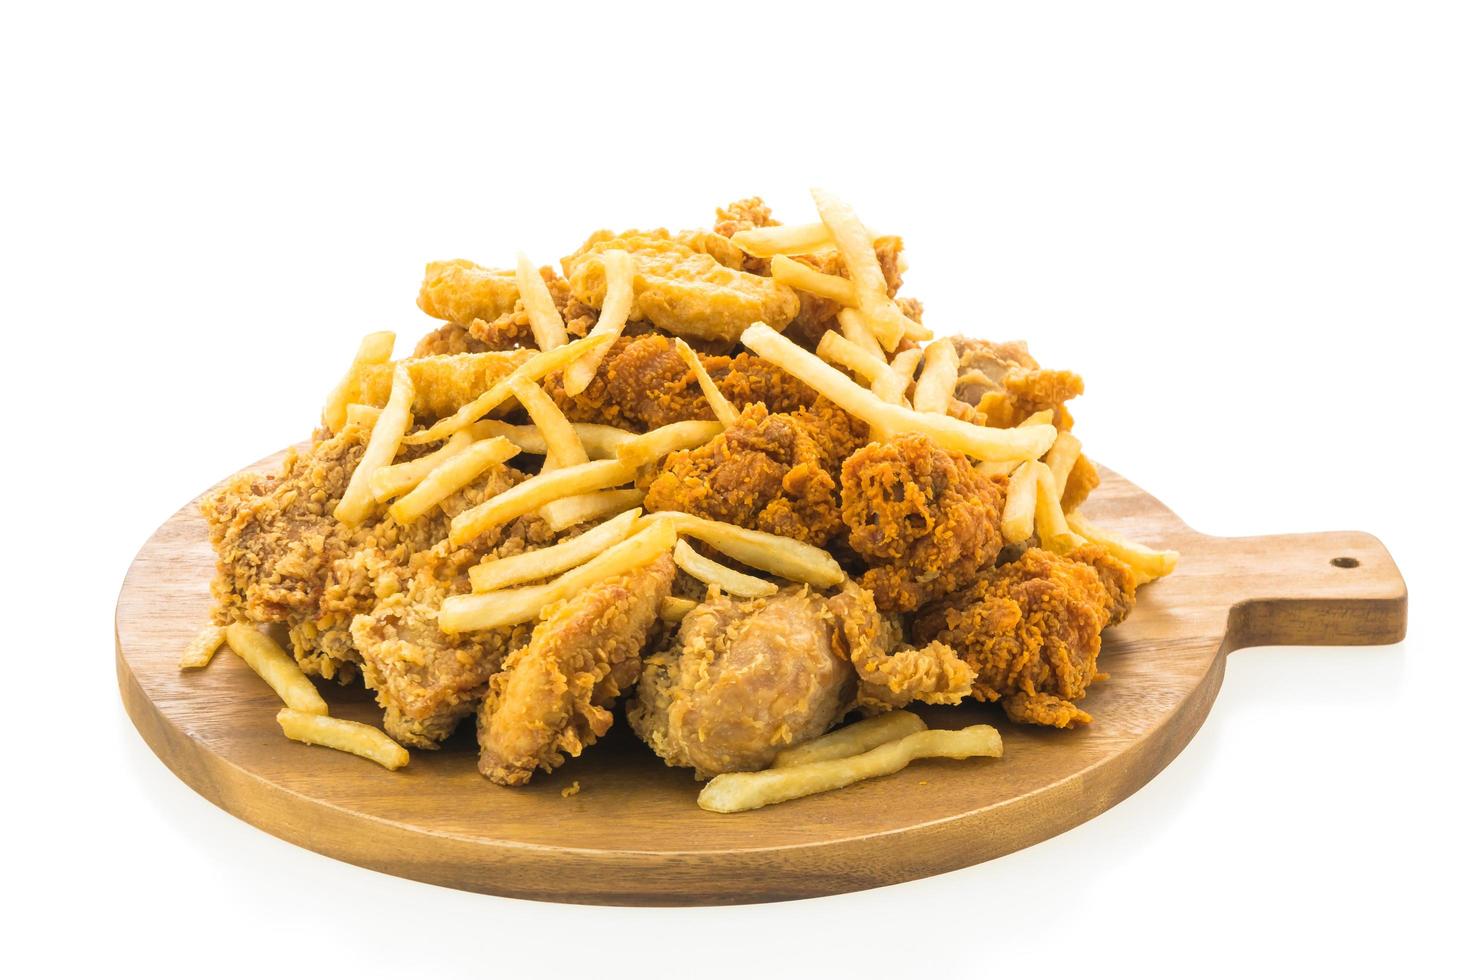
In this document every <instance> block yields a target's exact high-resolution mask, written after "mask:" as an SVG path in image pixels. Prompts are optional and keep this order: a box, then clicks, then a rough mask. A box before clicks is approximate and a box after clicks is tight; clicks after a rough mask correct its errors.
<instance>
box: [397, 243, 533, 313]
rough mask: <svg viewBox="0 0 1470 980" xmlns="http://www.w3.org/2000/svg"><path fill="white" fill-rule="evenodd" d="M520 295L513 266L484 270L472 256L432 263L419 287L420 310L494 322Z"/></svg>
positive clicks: (512, 306)
mask: <svg viewBox="0 0 1470 980" xmlns="http://www.w3.org/2000/svg"><path fill="white" fill-rule="evenodd" d="M520 298H521V291H520V288H519V287H518V286H517V285H516V274H515V270H514V269H485V268H482V267H480V266H478V265H476V264H475V263H473V262H471V261H470V260H469V259H450V260H448V261H445V262H430V263H429V264H428V265H427V266H425V268H424V282H423V285H422V286H420V287H419V309H421V310H423V311H424V312H425V313H427V314H429V316H431V317H434V318H435V319H436V320H447V321H449V322H450V323H461V324H466V325H468V324H470V323H473V322H474V321H476V320H483V321H485V322H486V323H492V322H494V321H495V320H497V319H499V318H500V317H501V316H503V315H504V314H506V313H510V312H511V311H512V310H514V309H515V306H516V303H517V302H518V301H519V300H520Z"/></svg>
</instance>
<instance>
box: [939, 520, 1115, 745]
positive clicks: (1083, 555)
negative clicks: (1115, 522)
mask: <svg viewBox="0 0 1470 980" xmlns="http://www.w3.org/2000/svg"><path fill="white" fill-rule="evenodd" d="M1134 588H1135V584H1134V578H1133V573H1132V571H1131V570H1129V569H1128V568H1127V566H1125V565H1123V564H1122V563H1120V562H1118V561H1116V560H1115V559H1113V558H1111V557H1110V556H1108V555H1107V554H1106V553H1105V552H1103V551H1102V550H1101V549H1100V548H1097V547H1095V546H1091V545H1089V546H1086V547H1083V548H1078V549H1077V550H1075V551H1074V552H1072V554H1071V555H1070V556H1067V557H1063V556H1061V555H1057V554H1054V553H1052V552H1050V551H1044V550H1042V549H1040V548H1032V549H1030V550H1028V551H1026V552H1025V553H1024V554H1022V555H1021V557H1020V558H1018V559H1017V560H1016V561H1013V562H1011V563H1009V564H1006V565H1001V566H999V567H996V568H993V569H990V570H989V571H987V572H985V573H984V574H982V575H981V576H980V579H979V580H978V581H976V582H975V583H974V584H972V585H970V586H969V587H967V588H965V589H961V590H960V591H958V592H955V593H953V594H951V595H947V596H945V597H943V598H942V599H939V600H938V601H936V602H934V603H932V604H931V605H929V606H927V607H925V608H924V609H923V610H922V611H920V613H919V615H918V616H917V617H915V619H914V623H913V634H914V637H915V639H916V640H917V641H918V642H921V643H923V642H934V641H938V642H941V643H945V644H948V645H950V646H951V647H953V648H954V649H955V650H956V651H957V652H958V653H959V655H960V656H961V657H963V658H964V660H965V662H966V663H967V664H968V665H969V666H970V667H971V668H973V669H974V671H975V685H974V694H975V697H977V698H979V699H981V700H982V701H1000V702H1001V705H1002V707H1004V708H1005V712H1006V715H1007V716H1008V717H1010V719H1011V720H1012V721H1016V722H1029V723H1031V724H1037V725H1049V726H1052V727H1055V728H1071V727H1073V726H1074V725H1078V724H1086V723H1087V722H1090V721H1091V720H1092V716H1091V715H1089V714H1088V713H1087V712H1085V711H1083V710H1082V709H1081V708H1079V707H1077V705H1076V703H1075V702H1077V701H1079V700H1081V699H1082V698H1083V696H1085V695H1086V693H1087V686H1088V685H1089V684H1091V683H1092V682H1093V681H1094V680H1097V679H1100V678H1103V677H1105V676H1106V675H1103V674H1099V673H1098V670H1097V655H1098V651H1099V650H1100V649H1101V647H1102V631H1103V629H1104V628H1105V627H1107V626H1109V625H1114V624H1117V623H1120V622H1122V621H1123V619H1124V618H1125V617H1126V616H1127V615H1128V612H1129V610H1131V609H1132V607H1133V597H1134Z"/></svg>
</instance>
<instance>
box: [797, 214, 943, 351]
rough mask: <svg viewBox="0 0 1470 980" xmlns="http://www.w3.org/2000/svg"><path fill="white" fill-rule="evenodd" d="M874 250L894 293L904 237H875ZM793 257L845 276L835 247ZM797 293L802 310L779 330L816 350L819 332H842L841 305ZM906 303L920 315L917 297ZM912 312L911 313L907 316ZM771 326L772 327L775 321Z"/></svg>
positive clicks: (899, 277) (844, 265) (898, 283)
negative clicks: (785, 326)
mask: <svg viewBox="0 0 1470 980" xmlns="http://www.w3.org/2000/svg"><path fill="white" fill-rule="evenodd" d="M873 250H874V251H875V252H877V253H878V264H879V266H881V267H882V269H883V278H884V279H885V280H886V281H887V283H888V295H889V296H893V295H894V294H895V293H897V292H898V290H899V287H901V286H902V285H903V275H902V273H900V272H899V271H898V264H899V256H900V255H901V254H902V253H903V239H902V238H899V237H898V236H896V235H885V236H883V237H881V238H875V239H874V240H873ZM792 258H794V259H795V260H796V261H797V262H803V263H805V264H807V265H809V266H811V267H812V268H813V269H816V270H817V271H818V272H823V273H826V274H827V275H829V276H842V277H844V278H845V277H846V276H847V263H845V262H843V261H842V256H841V255H839V254H838V252H837V250H836V249H827V250H825V251H822V252H817V253H815V254H813V255H795V256H792ZM796 295H797V296H798V297H800V298H801V309H800V310H799V311H798V312H797V314H796V317H795V318H794V319H793V320H792V321H791V324H790V326H788V327H787V328H786V329H785V330H784V331H782V332H783V333H784V334H785V335H786V336H787V337H789V338H791V339H792V340H793V341H795V342H796V343H798V344H800V345H801V346H803V347H805V348H806V349H807V350H816V349H817V344H818V343H820V342H821V339H822V335H823V334H825V333H826V332H827V331H828V330H836V331H838V332H839V333H840V332H841V327H840V325H839V324H838V322H837V311H838V310H840V309H842V304H840V303H838V302H837V301H836V300H831V299H826V298H825V297H822V296H813V295H812V294H811V293H808V292H803V291H802V290H800V289H798V290H796ZM903 302H905V301H900V304H902V303H903ZM907 302H909V303H910V304H911V305H910V306H909V309H911V310H913V312H914V313H919V314H921V315H922V311H923V307H922V305H921V304H919V302H918V301H917V300H908V301H907ZM905 312H908V310H905ZM912 315H913V314H912V313H911V314H910V316H912ZM914 319H915V320H917V319H918V317H917V316H915V317H914ZM771 326H773V327H774V326H775V324H771ZM777 329H779V328H777Z"/></svg>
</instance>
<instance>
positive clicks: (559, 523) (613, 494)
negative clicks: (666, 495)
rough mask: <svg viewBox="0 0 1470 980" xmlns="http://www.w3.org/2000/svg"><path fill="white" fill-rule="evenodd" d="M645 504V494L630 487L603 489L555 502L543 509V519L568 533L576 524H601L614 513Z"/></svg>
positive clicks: (557, 529) (551, 525) (555, 528)
mask: <svg viewBox="0 0 1470 980" xmlns="http://www.w3.org/2000/svg"><path fill="white" fill-rule="evenodd" d="M642 503H643V491H642V490H638V489H635V488H633V487H629V488H627V489H625V490H599V491H597V492H596V493H579V494H577V496H575V497H563V498H562V499H561V500H553V501H552V502H551V503H549V504H547V505H546V506H545V507H542V508H541V519H542V520H543V521H545V522H546V523H547V524H548V525H549V526H550V527H551V529H552V530H553V531H558V532H559V531H565V530H566V529H567V528H569V527H571V526H572V525H574V524H584V523H586V522H587V521H600V520H602V519H603V518H605V517H610V516H612V515H613V514H620V513H622V512H623V511H626V510H628V509H630V508H633V507H637V506H639V505H640V504H642Z"/></svg>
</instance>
